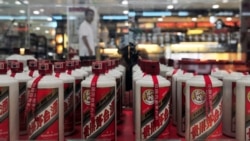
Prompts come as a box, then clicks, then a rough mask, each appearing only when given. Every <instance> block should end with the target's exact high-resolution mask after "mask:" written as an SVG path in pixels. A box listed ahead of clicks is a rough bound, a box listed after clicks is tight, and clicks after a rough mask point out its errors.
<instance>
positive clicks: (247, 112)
mask: <svg viewBox="0 0 250 141" xmlns="http://www.w3.org/2000/svg"><path fill="white" fill-rule="evenodd" d="M235 115H236V129H235V137H236V140H238V141H248V140H250V132H249V131H250V124H249V122H250V118H249V117H250V77H249V75H247V76H246V77H245V76H244V77H243V78H242V79H240V80H237V81H236V114H235Z"/></svg>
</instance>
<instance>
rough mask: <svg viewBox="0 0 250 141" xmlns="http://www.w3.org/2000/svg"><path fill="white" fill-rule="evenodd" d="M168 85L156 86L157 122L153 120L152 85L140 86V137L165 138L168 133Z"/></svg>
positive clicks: (145, 138)
mask: <svg viewBox="0 0 250 141" xmlns="http://www.w3.org/2000/svg"><path fill="white" fill-rule="evenodd" d="M170 97H171V95H170V93H169V87H159V88H158V106H159V108H158V112H157V113H158V123H156V122H155V105H154V100H155V92H154V87H141V119H140V120H141V121H140V122H141V133H140V134H141V135H140V136H141V139H142V140H147V139H166V138H168V137H169V135H170V126H169V121H170V120H169V119H170V113H169V112H170V111H169V110H170V109H169V104H170Z"/></svg>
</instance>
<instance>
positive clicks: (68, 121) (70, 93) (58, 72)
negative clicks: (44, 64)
mask: <svg viewBox="0 0 250 141" xmlns="http://www.w3.org/2000/svg"><path fill="white" fill-rule="evenodd" d="M65 71H66V67H65V62H63V61H56V62H54V74H53V75H54V76H55V77H57V78H59V79H61V80H62V81H63V94H64V95H63V96H64V136H68V135H71V134H73V133H74V131H75V120H73V119H75V78H74V77H73V76H71V75H68V74H66V73H65Z"/></svg>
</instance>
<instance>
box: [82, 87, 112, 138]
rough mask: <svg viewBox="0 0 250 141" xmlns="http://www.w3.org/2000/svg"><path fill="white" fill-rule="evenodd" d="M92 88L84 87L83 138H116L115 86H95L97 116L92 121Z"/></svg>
mask: <svg viewBox="0 0 250 141" xmlns="http://www.w3.org/2000/svg"><path fill="white" fill-rule="evenodd" d="M90 92H91V90H90V88H89V87H82V121H83V123H82V133H83V139H100V140H101V139H104V140H111V141H114V140H115V133H116V128H115V126H116V125H115V87H102V88H98V87H96V88H95V93H96V94H95V97H94V99H95V100H94V101H95V102H94V103H93V104H95V106H94V107H95V116H94V120H93V121H91V116H90V114H91V113H90V107H91V105H90V104H91V100H90V98H91V96H90Z"/></svg>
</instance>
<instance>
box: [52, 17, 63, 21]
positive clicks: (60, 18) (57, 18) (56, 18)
mask: <svg viewBox="0 0 250 141" xmlns="http://www.w3.org/2000/svg"><path fill="white" fill-rule="evenodd" d="M52 19H55V20H62V19H63V17H62V16H53V18H52Z"/></svg>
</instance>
